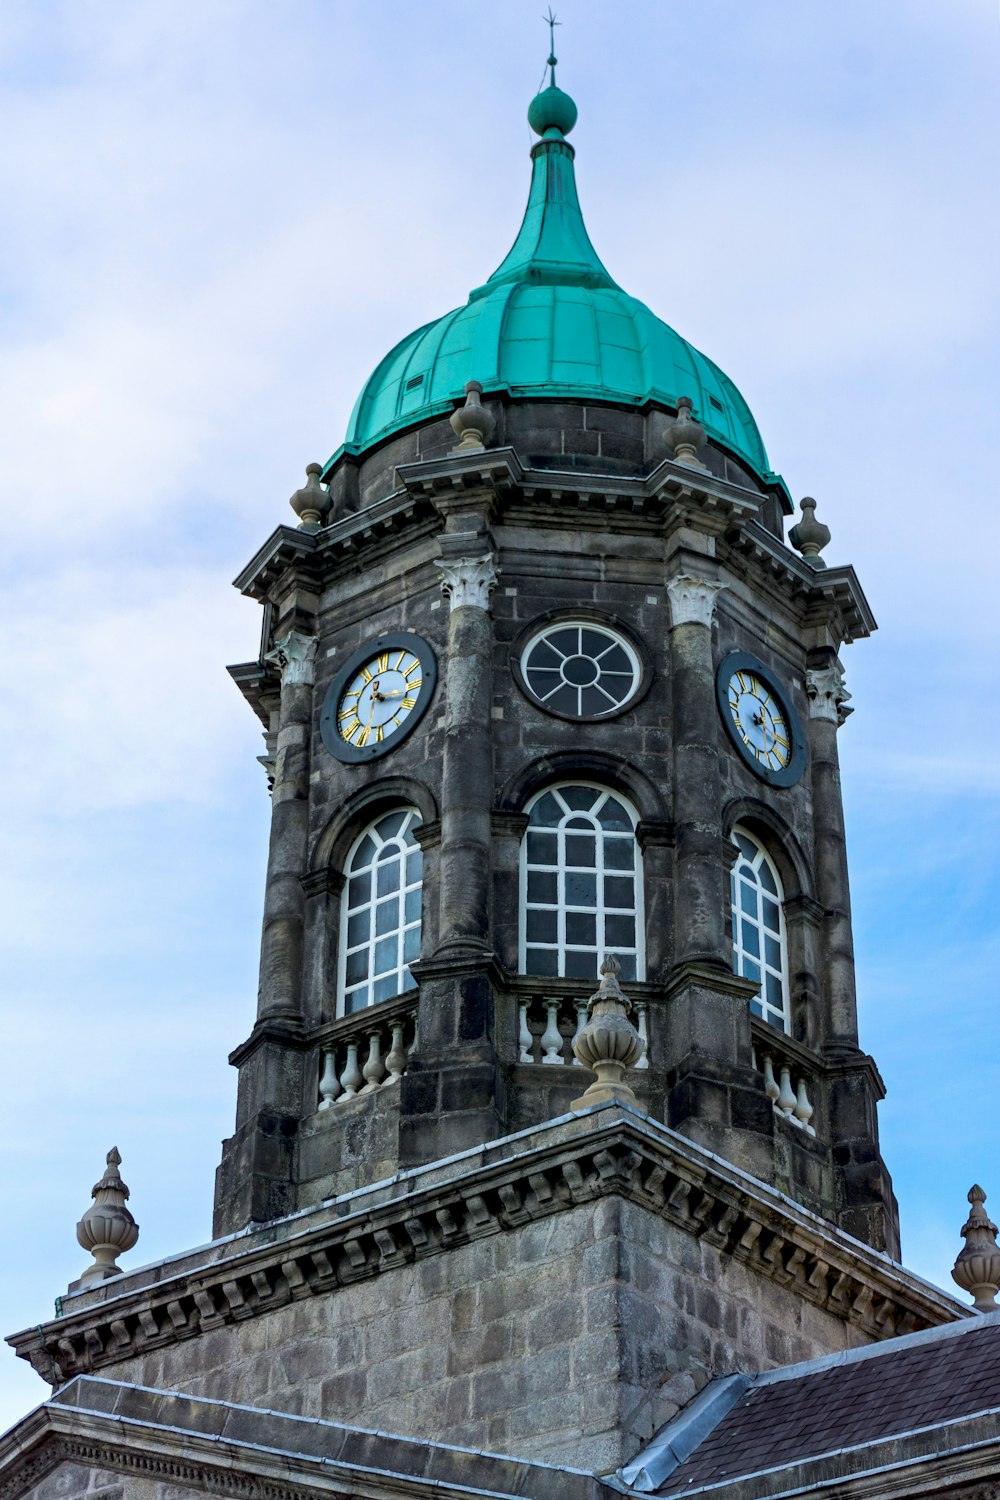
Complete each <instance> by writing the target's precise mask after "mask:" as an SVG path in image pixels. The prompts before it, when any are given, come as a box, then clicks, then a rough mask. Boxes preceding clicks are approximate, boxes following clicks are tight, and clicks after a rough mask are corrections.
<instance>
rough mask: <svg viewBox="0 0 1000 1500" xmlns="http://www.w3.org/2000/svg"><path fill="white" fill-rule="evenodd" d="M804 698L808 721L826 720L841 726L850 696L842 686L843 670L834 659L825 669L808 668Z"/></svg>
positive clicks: (849, 709)
mask: <svg viewBox="0 0 1000 1500" xmlns="http://www.w3.org/2000/svg"><path fill="white" fill-rule="evenodd" d="M806 697H807V698H808V699H809V717H810V719H828V720H829V721H830V723H831V724H836V725H838V726H839V725H841V724H843V722H844V720H845V719H846V718H847V716H848V714H852V713H853V712H854V709H853V708H848V706H847V705H848V703H849V702H850V701H851V695H850V693H849V692H848V691H847V688H846V687H845V685H844V669H843V667H842V666H841V665H840V662H839V661H838V660H837V658H836V657H834V658H833V660H832V661H831V662H828V663H827V665H826V666H825V667H810V668H809V669H808V670H807V672H806Z"/></svg>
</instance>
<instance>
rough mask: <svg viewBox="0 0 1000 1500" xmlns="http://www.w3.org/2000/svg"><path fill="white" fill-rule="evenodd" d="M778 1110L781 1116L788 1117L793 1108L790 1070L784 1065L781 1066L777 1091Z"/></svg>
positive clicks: (793, 1096) (793, 1098) (793, 1094)
mask: <svg viewBox="0 0 1000 1500" xmlns="http://www.w3.org/2000/svg"><path fill="white" fill-rule="evenodd" d="M776 1102H777V1105H778V1108H779V1109H780V1110H781V1113H782V1114H783V1115H790V1114H791V1113H792V1110H793V1109H794V1108H795V1091H794V1089H793V1088H792V1070H791V1068H789V1067H787V1066H786V1065H785V1064H784V1063H782V1065H781V1088H780V1089H779V1091H778V1098H777V1101H776Z"/></svg>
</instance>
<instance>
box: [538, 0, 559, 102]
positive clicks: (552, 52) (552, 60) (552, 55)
mask: <svg viewBox="0 0 1000 1500" xmlns="http://www.w3.org/2000/svg"><path fill="white" fill-rule="evenodd" d="M542 20H543V21H545V22H547V23H548V28H549V69H550V78H549V83H550V85H551V87H552V88H555V86H556V62H557V60H558V59H557V58H556V27H557V26H561V25H562V22H561V21H557V20H556V18H555V14H554V12H553V10H552V7H551V5H550V6H549V13H548V15H547V16H543V17H542Z"/></svg>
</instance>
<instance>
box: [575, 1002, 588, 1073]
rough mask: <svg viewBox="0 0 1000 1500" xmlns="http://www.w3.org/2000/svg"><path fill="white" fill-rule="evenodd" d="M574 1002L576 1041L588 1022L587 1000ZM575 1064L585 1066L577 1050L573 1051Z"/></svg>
mask: <svg viewBox="0 0 1000 1500" xmlns="http://www.w3.org/2000/svg"><path fill="white" fill-rule="evenodd" d="M573 1004H574V1006H575V1007H576V1030H575V1031H574V1033H573V1041H574V1042H575V1041H576V1039H577V1037H578V1036H579V1035H580V1032H581V1031H582V1030H583V1028H584V1027H585V1026H586V1024H587V1002H586V1000H574V1001H573ZM573 1064H574V1066H575V1067H577V1068H582V1067H583V1063H582V1062H581V1061H580V1059H579V1058H578V1057H577V1055H576V1053H575V1052H574V1053H573Z"/></svg>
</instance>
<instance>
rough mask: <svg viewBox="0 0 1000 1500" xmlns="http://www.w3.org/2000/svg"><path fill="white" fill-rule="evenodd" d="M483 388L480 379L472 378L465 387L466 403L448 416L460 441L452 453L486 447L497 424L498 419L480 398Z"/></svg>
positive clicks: (473, 450)
mask: <svg viewBox="0 0 1000 1500" xmlns="http://www.w3.org/2000/svg"><path fill="white" fill-rule="evenodd" d="M482 394H483V388H482V386H481V385H480V384H479V381H478V380H470V381H468V382H467V384H466V387H465V405H464V406H460V407H459V408H458V410H457V411H453V412H452V414H451V416H450V417H449V418H448V420H449V422H450V423H451V427H452V431H453V432H454V434H455V436H456V437H457V438H458V442H457V443H456V445H455V447H454V448H453V449H452V450H451V451H452V453H471V452H475V451H478V449H480V448H485V447H486V444H487V443H488V442H489V440H490V437H491V436H492V433H493V429H494V427H495V426H496V425H497V419H496V417H495V416H494V415H493V413H492V412H491V411H490V410H489V408H488V407H486V406H484V405H483V403H482V401H481V400H480V399H479V398H480V396H481V395H482Z"/></svg>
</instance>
